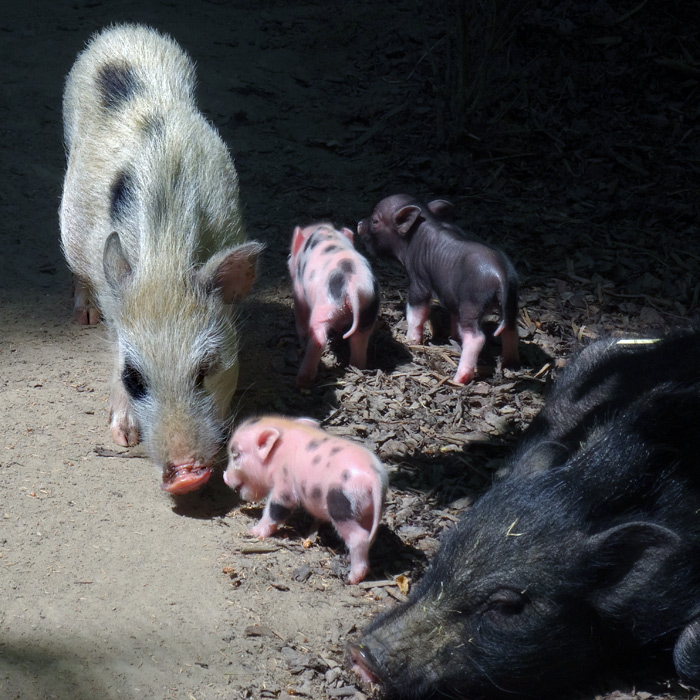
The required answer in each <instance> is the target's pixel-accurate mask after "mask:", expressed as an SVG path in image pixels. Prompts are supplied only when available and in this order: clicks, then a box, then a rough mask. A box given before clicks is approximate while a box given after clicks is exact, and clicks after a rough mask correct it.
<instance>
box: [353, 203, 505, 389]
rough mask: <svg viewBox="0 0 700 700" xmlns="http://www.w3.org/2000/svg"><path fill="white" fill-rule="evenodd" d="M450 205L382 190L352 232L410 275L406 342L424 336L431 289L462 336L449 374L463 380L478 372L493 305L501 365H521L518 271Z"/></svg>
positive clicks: (467, 380) (455, 333) (375, 252)
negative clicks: (462, 223)
mask: <svg viewBox="0 0 700 700" xmlns="http://www.w3.org/2000/svg"><path fill="white" fill-rule="evenodd" d="M448 210H449V204H448V203H447V202H445V201H444V200H435V202H431V203H430V204H425V203H423V202H421V201H419V200H417V199H416V198H414V197H411V196H409V195H406V194H397V195H392V196H391V197H386V198H385V199H383V200H382V201H381V202H379V204H377V206H376V207H375V208H374V211H373V212H372V215H371V216H370V217H367V218H366V219H362V220H361V221H359V222H358V225H357V232H358V234H359V235H360V238H361V239H362V240H363V241H364V242H365V244H366V246H367V248H368V249H369V250H370V252H373V253H374V254H376V255H380V256H386V257H393V258H397V259H398V260H399V262H401V264H402V265H403V266H404V268H405V269H406V273H407V274H408V280H409V287H408V304H407V309H406V316H407V320H408V331H407V334H406V336H407V339H408V342H409V343H421V342H422V341H423V326H424V325H425V322H426V320H427V318H428V313H429V311H430V300H431V297H432V296H433V295H434V296H436V297H437V298H438V300H439V301H440V303H441V304H442V305H443V306H445V308H446V309H447V310H448V311H449V312H450V315H451V317H452V335H453V336H454V337H455V338H457V337H458V338H460V339H461V341H462V354H461V357H460V360H459V366H458V368H457V373H456V374H455V377H454V381H455V382H457V383H458V384H466V383H467V382H469V381H470V380H471V379H472V378H473V376H474V373H475V370H476V363H477V359H478V357H479V353H480V352H481V349H482V347H483V345H484V341H485V337H484V334H483V331H482V330H481V319H482V318H483V316H484V314H485V313H486V312H487V311H489V310H490V309H492V308H494V307H496V306H498V307H499V308H500V312H501V323H500V325H499V326H498V328H497V330H496V332H495V334H494V335H501V341H502V347H503V366H504V367H515V366H517V365H518V331H517V328H516V322H517V314H518V278H517V275H516V273H515V270H514V268H513V265H512V264H511V262H510V261H509V260H508V258H507V257H506V256H505V255H504V254H503V253H502V252H501V251H500V250H497V249H496V248H492V247H491V246H488V245H486V244H484V243H481V242H479V241H476V240H472V239H469V238H468V237H467V236H466V234H464V232H462V231H461V230H460V229H458V228H457V227H456V226H455V225H453V224H451V223H449V222H448V221H447V220H446V219H445V213H446V212H447V211H448Z"/></svg>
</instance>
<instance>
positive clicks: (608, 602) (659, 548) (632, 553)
mask: <svg viewBox="0 0 700 700" xmlns="http://www.w3.org/2000/svg"><path fill="white" fill-rule="evenodd" d="M679 543H680V537H679V536H678V535H677V534H676V533H675V532H674V531H673V530H670V529H669V528H667V527H663V526H662V525H656V524H654V523H646V522H631V523H626V524H625V525H618V526H617V527H612V528H610V529H608V530H605V531H604V532H601V533H599V534H597V535H593V536H592V537H590V538H589V540H588V551H589V555H590V560H589V563H590V570H591V572H592V574H593V576H594V589H593V593H592V596H591V602H592V603H593V606H594V607H595V608H596V609H597V610H598V611H599V612H600V613H601V614H603V615H605V616H608V615H610V616H613V617H615V616H617V615H618V614H625V612H626V608H628V607H629V606H630V605H634V598H635V595H636V594H637V592H638V591H640V590H643V589H644V588H646V587H648V586H650V585H652V584H653V581H654V579H655V578H656V576H657V573H658V571H659V569H660V568H661V567H662V566H663V564H664V562H665V561H666V559H667V558H668V557H669V556H671V555H672V554H673V553H674V551H675V550H676V548H677V547H678V545H679Z"/></svg>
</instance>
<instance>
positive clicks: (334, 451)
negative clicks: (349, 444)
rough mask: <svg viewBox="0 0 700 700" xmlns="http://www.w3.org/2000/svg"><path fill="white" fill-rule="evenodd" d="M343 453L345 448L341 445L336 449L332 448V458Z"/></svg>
mask: <svg viewBox="0 0 700 700" xmlns="http://www.w3.org/2000/svg"><path fill="white" fill-rule="evenodd" d="M342 451H343V448H342V447H341V446H340V445H336V446H335V447H332V448H331V457H333V456H334V455H337V454H338V452H342Z"/></svg>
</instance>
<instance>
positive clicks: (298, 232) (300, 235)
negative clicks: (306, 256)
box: [292, 226, 304, 257]
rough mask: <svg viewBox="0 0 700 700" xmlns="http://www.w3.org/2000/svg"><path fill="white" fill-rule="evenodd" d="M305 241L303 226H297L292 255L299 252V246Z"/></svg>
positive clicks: (293, 235) (293, 237) (293, 236)
mask: <svg viewBox="0 0 700 700" xmlns="http://www.w3.org/2000/svg"><path fill="white" fill-rule="evenodd" d="M303 242H304V234H303V233H302V229H301V226H297V227H296V228H295V229H294V233H293V234H292V257H294V256H295V255H297V254H298V253H299V248H301V245H302V243H303Z"/></svg>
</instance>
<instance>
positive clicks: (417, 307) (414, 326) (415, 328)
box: [406, 302, 430, 345]
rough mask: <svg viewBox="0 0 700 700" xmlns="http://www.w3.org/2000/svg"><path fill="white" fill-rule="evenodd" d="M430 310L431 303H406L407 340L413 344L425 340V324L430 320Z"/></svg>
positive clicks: (418, 343)
mask: <svg viewBox="0 0 700 700" xmlns="http://www.w3.org/2000/svg"><path fill="white" fill-rule="evenodd" d="M429 311H430V303H428V302H426V303H424V304H411V303H409V304H407V305H406V321H407V322H408V329H407V330H406V340H408V342H409V343H410V344H411V345H420V344H421V343H422V342H423V326H424V325H425V322H426V321H427V320H428V312H429Z"/></svg>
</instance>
